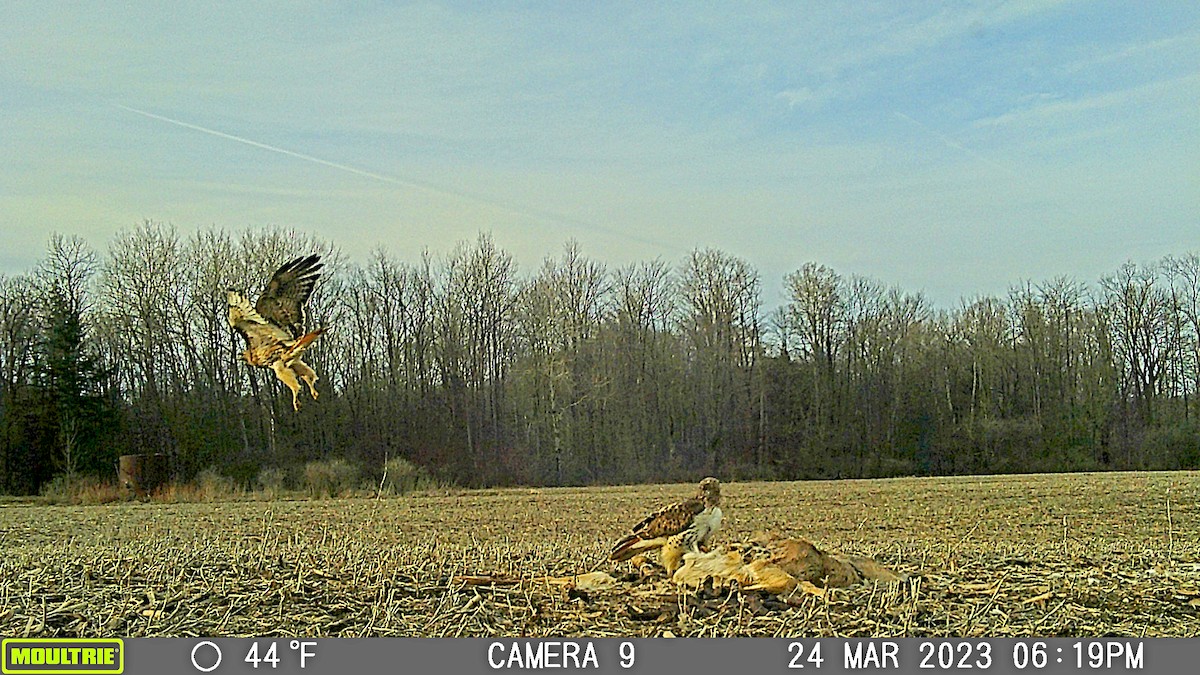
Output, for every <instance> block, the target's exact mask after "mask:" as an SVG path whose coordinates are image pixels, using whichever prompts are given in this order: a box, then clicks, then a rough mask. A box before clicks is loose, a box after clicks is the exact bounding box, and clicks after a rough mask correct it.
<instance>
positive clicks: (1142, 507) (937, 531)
mask: <svg viewBox="0 0 1200 675" xmlns="http://www.w3.org/2000/svg"><path fill="white" fill-rule="evenodd" d="M692 490H693V487H692V486H690V485H659V486H629V487H614V488H592V489H542V490H528V489H526V490H492V491H473V492H461V493H458V494H435V493H425V494H413V495H409V496H407V497H404V498H394V499H345V500H314V501H236V502H214V503H201V504H197V503H181V504H163V503H140V502H134V503H130V502H123V503H117V504H106V505H95V506H46V505H29V504H19V503H4V502H0V634H3V635H9V636H34V635H36V636H193V635H216V636H279V635H305V636H521V635H523V636H547V635H553V636H597V637H599V636H654V635H663V634H667V633H670V634H674V635H680V636H730V635H739V636H741V635H751V636H775V635H788V636H881V637H882V636H1117V635H1119V636H1163V635H1167V636H1191V637H1196V636H1200V473H1196V472H1191V473H1147V474H1142V473H1123V474H1075V475H1033V476H998V477H982V478H981V477H967V478H950V479H897V480H878V481H839V482H805V483H729V484H727V485H725V486H724V490H723V494H724V496H725V501H724V506H725V511H726V514H727V523H726V527H725V529H724V530H722V532H721V534H720V535H719V537H718V541H719V542H720V541H725V542H728V541H731V540H735V539H742V538H746V537H748V536H750V535H751V534H752V533H753V532H754V531H758V530H767V529H773V530H776V531H779V532H782V533H786V534H790V535H796V536H803V537H806V538H808V539H810V540H812V541H813V542H815V543H817V544H818V545H820V546H822V547H823V548H826V549H828V550H832V551H838V552H843V553H851V554H860V555H868V556H873V557H875V558H877V559H878V560H879V561H881V562H883V563H884V564H887V565H890V566H891V567H893V568H895V569H897V570H898V571H900V572H903V573H906V574H909V575H911V577H912V578H911V579H910V581H908V582H906V583H904V584H900V585H894V586H881V587H874V586H857V587H852V588H847V589H835V590H831V591H830V592H829V593H827V594H826V595H825V596H824V597H820V598H819V597H816V596H812V595H798V596H795V597H791V598H774V597H771V598H764V597H761V596H756V595H753V594H744V595H743V594H738V593H732V594H720V593H701V594H699V595H695V594H686V595H681V596H677V595H675V594H674V593H673V592H670V589H669V588H667V587H666V586H665V585H664V584H662V583H653V582H642V583H639V582H637V581H636V580H632V579H631V577H625V579H626V580H625V581H622V583H619V584H618V585H617V586H616V587H615V588H612V589H607V590H592V591H585V590H580V589H572V588H569V587H564V586H561V585H554V584H550V583H547V582H545V581H535V580H534V579H535V578H536V577H542V576H553V575H568V574H573V573H581V572H589V571H594V570H602V571H606V572H609V573H611V574H613V575H614V576H617V577H619V578H621V577H622V576H623V574H624V573H625V572H626V571H627V570H628V569H629V568H628V567H626V566H621V565H612V564H611V563H609V562H608V561H607V560H606V554H607V551H608V548H609V546H610V545H611V543H612V541H613V540H615V539H616V537H617V536H618V534H619V533H620V532H622V531H623V530H624V529H626V528H628V527H629V526H630V525H632V524H633V522H635V520H636V519H637V518H639V517H640V516H641V515H642V513H643V511H644V510H645V509H646V508H647V507H648V506H650V505H656V504H659V503H662V502H664V501H666V500H669V499H675V498H677V497H680V496H683V495H686V494H689V493H690V492H691V491H692ZM1168 505H1169V511H1168ZM467 576H484V577H494V578H498V579H506V580H509V581H510V583H506V584H494V585H493V584H487V585H474V584H469V583H463V581H462V579H463V578H464V577H467Z"/></svg>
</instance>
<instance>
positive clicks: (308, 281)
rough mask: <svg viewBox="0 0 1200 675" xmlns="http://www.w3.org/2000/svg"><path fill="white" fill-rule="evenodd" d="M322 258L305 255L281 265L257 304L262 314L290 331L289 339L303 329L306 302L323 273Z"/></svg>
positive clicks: (257, 309)
mask: <svg viewBox="0 0 1200 675" xmlns="http://www.w3.org/2000/svg"><path fill="white" fill-rule="evenodd" d="M320 260H321V256H319V255H310V256H307V257H305V256H301V257H299V258H296V259H295V260H293V261H291V262H289V263H286V264H285V265H284V266H283V267H280V268H279V269H278V270H276V271H275V274H273V275H272V276H271V280H270V281H268V282H267V287H266V288H265V289H264V290H263V292H262V295H260V296H259V297H258V302H257V303H255V305H254V309H255V310H256V312H257V314H258V316H259V317H260V318H263V319H266V320H267V321H269V322H271V323H273V324H275V325H276V326H279V327H280V328H282V329H283V330H284V331H286V332H287V338H288V339H292V338H296V337H299V336H300V334H301V333H302V332H303V331H302V329H301V324H303V323H304V303H306V302H308V296H310V295H312V291H313V287H314V286H316V284H317V279H318V278H319V277H320V276H321V262H320Z"/></svg>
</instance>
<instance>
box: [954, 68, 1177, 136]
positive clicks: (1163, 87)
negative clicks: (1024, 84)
mask: <svg viewBox="0 0 1200 675" xmlns="http://www.w3.org/2000/svg"><path fill="white" fill-rule="evenodd" d="M1197 93H1200V72H1196V73H1192V74H1191V75H1185V76H1183V77H1176V78H1171V79H1166V80H1157V81H1153V82H1149V83H1146V84H1141V85H1138V86H1136V87H1129V88H1126V89H1119V90H1116V91H1107V92H1103V93H1099V94H1093V95H1090V96H1082V97H1077V98H1071V99H1064V98H1059V97H1054V96H1038V97H1035V98H1034V99H1033V100H1032V102H1031V103H1029V104H1028V105H1025V106H1022V107H1019V108H1015V109H1012V110H1009V111H1007V112H1004V113H1001V114H999V115H993V116H990V117H984V118H981V119H978V120H975V122H974V123H973V126H974V127H976V128H986V127H1004V126H1029V125H1037V124H1044V123H1048V122H1057V121H1059V120H1062V119H1063V118H1069V117H1074V116H1077V115H1080V114H1083V113H1088V112H1093V111H1097V110H1107V109H1110V108H1117V107H1122V106H1127V105H1130V104H1138V103H1141V102H1145V101H1162V100H1164V99H1167V98H1170V97H1172V96H1174V95H1181V96H1182V97H1183V98H1185V99H1187V98H1190V99H1191V100H1192V102H1193V103H1194V102H1195V100H1196V94H1197Z"/></svg>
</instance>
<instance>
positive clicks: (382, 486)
mask: <svg viewBox="0 0 1200 675" xmlns="http://www.w3.org/2000/svg"><path fill="white" fill-rule="evenodd" d="M440 487H443V485H442V483H441V482H440V481H438V480H437V479H436V478H434V477H433V476H431V475H429V472H428V471H426V470H425V467H423V466H418V465H416V464H413V463H412V462H410V461H408V460H407V459H404V458H403V457H393V458H392V459H389V460H388V461H387V462H385V463H384V465H383V478H382V480H381V481H380V483H379V492H380V494H385V495H404V494H408V493H409V492H413V491H415V490H433V489H437V488H440Z"/></svg>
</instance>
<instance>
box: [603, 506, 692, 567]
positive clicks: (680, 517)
mask: <svg viewBox="0 0 1200 675" xmlns="http://www.w3.org/2000/svg"><path fill="white" fill-rule="evenodd" d="M703 511H704V500H703V499H702V498H700V497H692V498H690V499H685V500H684V501H681V502H676V503H674V504H671V505H669V506H664V507H663V508H661V509H659V510H657V511H655V512H654V513H651V514H650V515H648V516H646V517H645V518H643V519H642V521H641V522H640V523H638V524H637V525H634V526H633V531H632V532H631V533H629V534H628V535H626V536H625V537H624V538H622V539H621V541H618V542H617V543H616V545H615V546H613V549H612V554H611V555H610V556H609V557H610V558H611V559H613V560H628V559H629V558H632V557H633V556H634V554H636V553H637V552H638V551H643V550H646V549H650V548H658V547H660V546H662V545H663V544H664V543H666V540H667V538H668V537H670V536H672V535H676V534H679V533H680V532H683V531H684V530H686V529H688V528H689V527H691V526H692V523H693V522H694V521H695V519H696V516H697V515H699V514H700V513H702V512H703Z"/></svg>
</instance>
